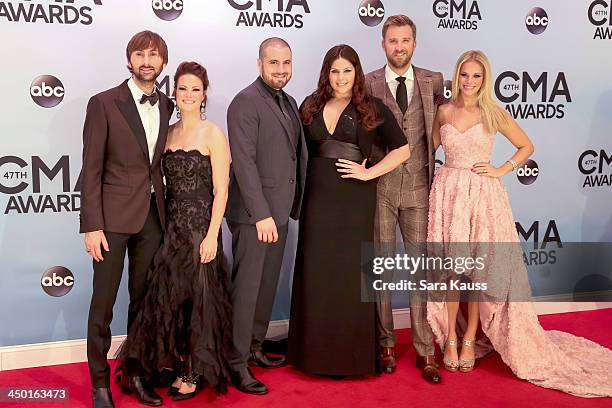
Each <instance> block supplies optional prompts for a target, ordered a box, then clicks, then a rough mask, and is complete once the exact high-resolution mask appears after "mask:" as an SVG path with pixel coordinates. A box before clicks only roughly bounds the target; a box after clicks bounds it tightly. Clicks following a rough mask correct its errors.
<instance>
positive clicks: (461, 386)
mask: <svg viewBox="0 0 612 408" xmlns="http://www.w3.org/2000/svg"><path fill="white" fill-rule="evenodd" d="M540 321H541V322H542V325H543V326H544V327H545V328H547V329H559V330H564V331H567V332H570V333H573V334H576V335H579V336H583V337H586V338H588V339H591V340H593V341H596V342H598V343H600V344H602V345H605V346H606V347H609V348H612V309H604V310H597V311H590V312H578V313H566V314H557V315H547V316H542V317H541V318H540ZM398 339H399V346H398V349H399V350H398V351H399V363H398V368H397V371H396V372H395V374H393V375H387V374H385V375H381V376H379V377H371V378H366V379H351V380H341V381H339V380H332V379H326V378H317V377H310V376H306V375H303V374H301V373H300V372H298V371H296V370H294V369H292V368H290V367H286V368H281V369H276V370H264V369H258V368H255V369H254V372H255V373H256V375H257V376H258V377H259V378H260V379H261V380H262V381H263V382H265V383H266V384H267V385H268V386H269V387H270V394H268V395H266V396H250V395H246V394H242V393H240V392H238V391H236V390H235V389H233V388H231V389H230V392H229V393H228V394H227V395H225V396H221V397H216V396H215V395H213V394H212V393H211V392H210V391H205V392H203V393H201V394H200V395H198V396H197V397H196V398H194V399H192V400H189V401H184V402H177V403H174V402H173V401H171V400H170V399H169V398H167V397H166V399H165V401H164V406H166V407H174V406H176V407H183V408H191V407H202V406H206V407H211V408H212V407H228V406H231V407H264V408H271V407H287V406H288V407H292V408H301V407H350V408H358V407H373V406H377V407H381V408H382V407H384V408H394V407H435V406H440V407H447V406H452V407H538V408H544V407H572V408H579V407H612V399H611V398H591V399H586V398H578V397H574V396H571V395H567V394H564V393H561V392H559V391H554V390H549V389H544V388H540V387H537V386H535V385H532V384H530V383H528V382H526V381H522V380H519V379H517V378H516V377H514V376H513V374H512V372H511V371H510V369H508V368H507V367H506V366H505V365H504V364H503V363H502V361H501V359H500V358H499V356H498V355H497V354H492V355H489V356H488V357H486V358H484V359H482V360H480V361H479V362H478V364H477V365H476V369H475V370H474V371H473V372H472V373H469V374H462V373H448V372H445V371H443V373H442V374H443V383H442V384H441V385H435V386H434V385H429V384H427V383H426V382H425V381H423V380H422V379H421V378H420V373H419V371H418V370H417V369H416V368H415V367H414V350H413V349H412V347H411V346H410V331H409V330H400V331H399V333H398ZM347 347H350V340H348V341H347ZM610 369H612V367H610ZM9 386H24V387H25V386H29V387H36V386H39V387H40V386H44V387H52V386H63V387H68V388H69V392H70V402H69V403H59V404H58V403H27V404H9V403H1V402H0V408H4V407H9V406H10V407H16V406H22V407H26V406H27V407H32V408H35V407H45V408H51V407H89V406H91V402H90V401H91V400H90V386H89V376H88V372H87V365H86V364H85V363H79V364H68V365H62V366H52V367H40V368H30V369H24V370H14V371H4V372H0V387H9ZM112 391H113V397H114V399H115V404H116V406H117V407H121V408H124V407H126V408H135V407H139V408H141V407H143V406H144V405H140V404H139V403H138V402H137V401H136V400H135V399H134V397H131V396H125V395H123V394H121V392H120V391H119V389H118V388H117V387H116V385H115V384H113V389H112Z"/></svg>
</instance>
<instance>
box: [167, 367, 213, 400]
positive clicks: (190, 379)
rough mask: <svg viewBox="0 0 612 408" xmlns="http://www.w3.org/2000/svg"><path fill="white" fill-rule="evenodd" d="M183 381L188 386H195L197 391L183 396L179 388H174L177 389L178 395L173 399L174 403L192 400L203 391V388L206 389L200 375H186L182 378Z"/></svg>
mask: <svg viewBox="0 0 612 408" xmlns="http://www.w3.org/2000/svg"><path fill="white" fill-rule="evenodd" d="M181 379H182V380H183V382H184V383H186V384H193V385H195V390H194V391H191V392H188V393H187V394H183V393H182V392H180V391H179V389H178V388H176V387H173V388H176V394H175V395H174V396H173V397H172V401H185V400H188V399H191V398H193V397H195V396H196V395H197V394H198V393H199V392H200V391H201V390H202V388H204V387H203V386H202V376H201V375H199V374H192V373H190V374H184V375H182V376H181ZM168 392H170V391H168Z"/></svg>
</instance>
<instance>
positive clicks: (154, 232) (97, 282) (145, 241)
mask: <svg viewBox="0 0 612 408" xmlns="http://www.w3.org/2000/svg"><path fill="white" fill-rule="evenodd" d="M104 234H105V235H106V240H107V241H108V246H109V249H110V252H105V251H102V254H103V257H104V261H102V262H96V261H93V270H94V276H93V293H92V296H91V305H90V306H89V320H88V323H87V361H88V363H89V374H90V376H91V385H92V387H94V388H103V387H110V366H109V365H108V363H107V361H106V355H107V353H108V350H109V348H110V344H111V330H110V324H111V321H112V320H113V306H114V305H115V300H116V298H117V291H118V289H119V284H120V283H121V275H122V274H123V265H124V261H125V253H126V250H127V254H128V273H129V276H128V278H129V280H128V291H129V295H130V305H129V308H128V331H129V327H130V325H131V324H132V321H133V320H134V318H135V317H136V315H137V313H138V310H139V307H140V304H141V302H142V299H143V298H144V295H145V293H146V288H147V284H146V278H147V271H148V270H149V268H150V266H151V263H152V261H153V257H154V255H155V252H156V251H157V249H158V248H159V246H160V245H161V241H162V227H161V223H160V220H159V215H158V212H157V205H156V204H155V196H154V194H152V199H151V206H150V209H149V214H148V216H147V219H146V221H145V224H144V226H143V227H142V229H141V230H140V231H139V232H138V233H136V234H120V233H116V232H107V231H104Z"/></svg>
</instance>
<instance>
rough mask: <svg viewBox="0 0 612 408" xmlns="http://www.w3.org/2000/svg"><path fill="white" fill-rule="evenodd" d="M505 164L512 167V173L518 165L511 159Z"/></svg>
mask: <svg viewBox="0 0 612 408" xmlns="http://www.w3.org/2000/svg"><path fill="white" fill-rule="evenodd" d="M506 163H510V165H511V166H512V171H516V168H517V167H518V164H517V163H516V162H515V161H514V160H512V159H510V160H506Z"/></svg>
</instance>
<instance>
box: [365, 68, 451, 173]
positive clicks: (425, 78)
mask: <svg viewBox="0 0 612 408" xmlns="http://www.w3.org/2000/svg"><path fill="white" fill-rule="evenodd" d="M412 68H413V70H414V78H415V80H416V81H417V83H418V84H419V89H420V90H421V98H422V101H423V111H424V116H425V132H426V134H427V152H428V157H429V183H430V184H431V182H432V180H433V172H434V167H435V156H434V155H435V152H434V151H433V136H432V131H433V120H434V117H435V116H436V112H437V109H438V107H437V105H436V104H435V96H439V97H440V98H441V97H443V96H444V79H443V77H442V74H441V73H440V72H433V71H429V70H426V69H423V68H417V67H415V66H413V67H412ZM366 87H367V89H368V91H369V92H370V94H371V95H373V96H375V97H377V98H379V99H380V100H382V101H383V103H384V104H385V105H387V107H388V108H389V109H391V112H393V115H394V116H395V119H397V123H399V124H400V126H401V124H402V123H403V115H402V111H401V109H400V107H399V106H398V104H397V102H396V101H395V98H393V94H392V93H391V90H390V89H389V87H388V86H387V80H386V78H385V67H382V68H380V69H377V70H376V71H372V72H370V73H369V74H367V75H366ZM440 98H438V99H440ZM406 113H408V111H406Z"/></svg>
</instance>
